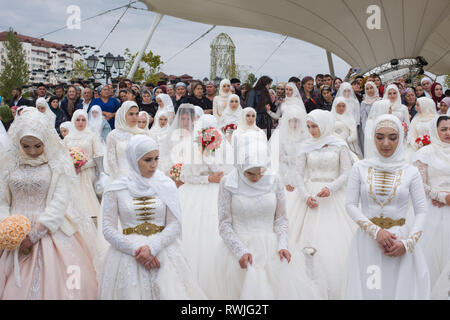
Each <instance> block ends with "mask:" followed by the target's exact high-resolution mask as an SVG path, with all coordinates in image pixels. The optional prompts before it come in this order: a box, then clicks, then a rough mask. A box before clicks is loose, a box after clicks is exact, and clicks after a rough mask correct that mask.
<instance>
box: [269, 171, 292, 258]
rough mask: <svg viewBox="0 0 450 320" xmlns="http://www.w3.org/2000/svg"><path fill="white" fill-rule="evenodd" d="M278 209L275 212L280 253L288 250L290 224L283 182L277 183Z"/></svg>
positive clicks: (275, 228)
mask: <svg viewBox="0 0 450 320" xmlns="http://www.w3.org/2000/svg"><path fill="white" fill-rule="evenodd" d="M276 195H277V207H276V210H275V221H274V228H273V229H274V231H275V233H276V234H277V236H278V251H280V250H283V249H286V250H287V249H288V232H289V222H288V219H287V215H286V197H285V194H284V189H283V186H282V184H281V181H280V180H279V179H278V178H277V182H276Z"/></svg>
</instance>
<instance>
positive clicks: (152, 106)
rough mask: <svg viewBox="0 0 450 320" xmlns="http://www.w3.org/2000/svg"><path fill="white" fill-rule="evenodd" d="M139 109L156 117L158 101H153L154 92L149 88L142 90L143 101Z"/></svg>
mask: <svg viewBox="0 0 450 320" xmlns="http://www.w3.org/2000/svg"><path fill="white" fill-rule="evenodd" d="M139 111H145V112H147V114H149V115H150V117H152V122H153V118H155V115H156V112H157V111H158V103H157V102H156V100H155V101H152V94H151V93H150V91H148V90H144V91H143V92H142V103H141V104H140V106H139Z"/></svg>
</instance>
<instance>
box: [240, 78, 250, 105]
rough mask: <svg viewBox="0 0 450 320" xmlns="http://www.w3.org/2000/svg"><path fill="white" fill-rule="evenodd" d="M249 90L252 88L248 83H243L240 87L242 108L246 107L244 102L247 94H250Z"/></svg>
mask: <svg viewBox="0 0 450 320" xmlns="http://www.w3.org/2000/svg"><path fill="white" fill-rule="evenodd" d="M250 90H252V86H251V85H250V84H248V83H244V84H243V85H242V87H241V95H242V99H241V106H242V108H246V107H247V104H246V101H247V97H248V93H249V92H250Z"/></svg>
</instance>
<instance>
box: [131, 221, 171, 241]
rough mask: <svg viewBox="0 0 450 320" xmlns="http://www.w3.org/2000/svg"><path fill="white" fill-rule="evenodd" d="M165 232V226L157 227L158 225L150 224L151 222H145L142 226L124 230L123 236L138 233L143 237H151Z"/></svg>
mask: <svg viewBox="0 0 450 320" xmlns="http://www.w3.org/2000/svg"><path fill="white" fill-rule="evenodd" d="M163 230H164V226H157V225H156V224H153V223H150V222H144V223H141V224H138V225H137V226H136V227H134V228H127V229H123V234H125V235H129V234H132V233H137V234H140V235H142V236H146V237H148V236H151V235H152V234H155V233H159V232H161V231H163Z"/></svg>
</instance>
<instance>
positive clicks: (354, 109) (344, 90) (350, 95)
mask: <svg viewBox="0 0 450 320" xmlns="http://www.w3.org/2000/svg"><path fill="white" fill-rule="evenodd" d="M339 97H343V98H344V99H345V101H346V102H347V108H348V111H349V112H350V114H352V115H353V117H354V119H355V122H356V124H359V123H360V121H361V113H360V104H359V101H358V98H356V95H355V92H354V91H353V88H352V85H351V84H350V83H348V82H343V83H342V84H341V86H340V87H339V91H338V93H337V94H336V98H339Z"/></svg>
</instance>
